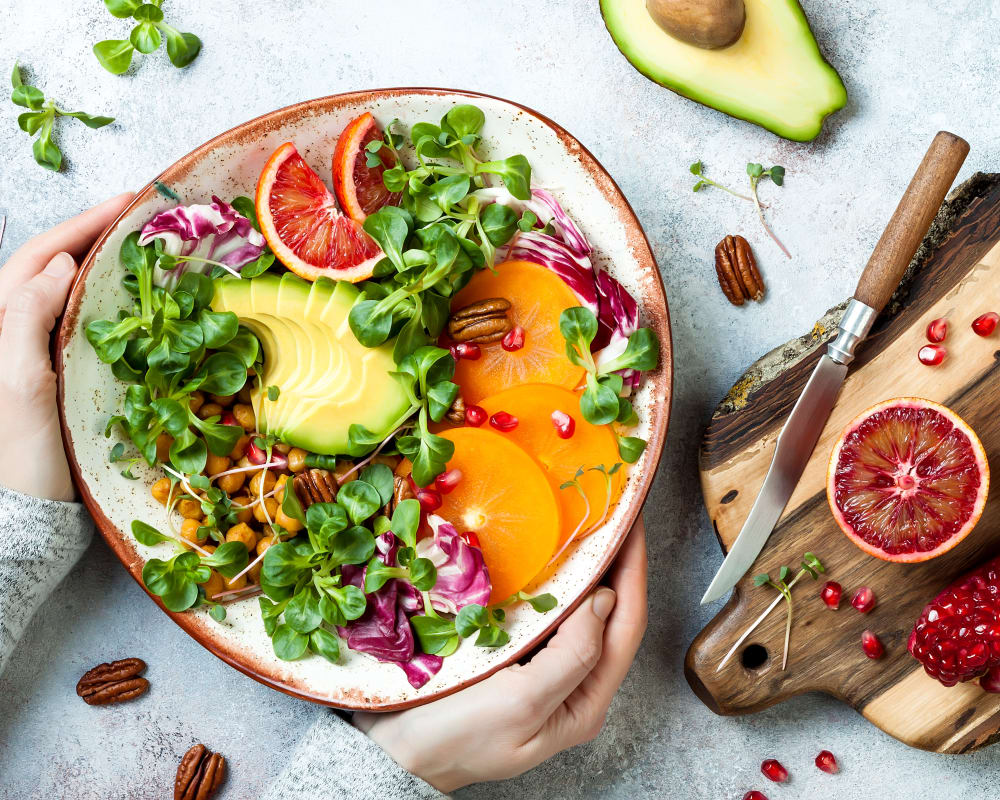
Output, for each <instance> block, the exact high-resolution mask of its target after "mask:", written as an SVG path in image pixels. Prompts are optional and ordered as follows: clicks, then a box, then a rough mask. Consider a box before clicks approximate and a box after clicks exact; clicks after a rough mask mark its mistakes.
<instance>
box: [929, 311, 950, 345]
mask: <svg viewBox="0 0 1000 800" xmlns="http://www.w3.org/2000/svg"><path fill="white" fill-rule="evenodd" d="M947 335H948V320H946V319H945V318H944V317H938V318H937V319H935V320H932V321H931V323H930V325H928V326H927V341H928V342H933V343H934V344H939V343H940V342H943V341H944V340H945V337H946V336H947Z"/></svg>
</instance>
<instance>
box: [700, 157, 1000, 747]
mask: <svg viewBox="0 0 1000 800" xmlns="http://www.w3.org/2000/svg"><path fill="white" fill-rule="evenodd" d="M998 243H1000V175H998V174H991V175H983V174H977V175H976V176H974V177H973V178H972V179H971V180H969V181H968V182H966V183H965V184H963V185H962V186H961V187H959V188H958V189H957V190H956V191H955V192H953V193H952V195H951V197H950V198H949V200H948V201H947V202H946V203H945V205H944V206H943V207H942V210H941V212H940V213H939V214H938V216H937V219H936V220H935V223H934V225H933V227H932V228H931V232H930V233H929V234H928V236H927V238H926V239H925V241H924V244H923V245H922V246H921V249H920V251H919V252H918V254H917V257H916V258H915V259H914V262H913V264H911V266H910V270H909V272H908V275H907V278H905V279H904V282H903V284H902V285H901V287H900V290H899V292H897V294H896V296H895V297H894V299H893V301H892V302H891V303H890V305H889V306H888V308H887V309H886V311H885V312H884V313H883V314H882V315H881V317H880V318H879V320H878V322H877V323H876V325H875V328H874V329H873V331H872V333H871V335H870V336H869V338H868V339H867V340H866V342H865V343H864V344H863V345H862V347H861V348H860V350H859V352H858V358H857V361H856V362H855V364H854V365H853V366H852V368H851V371H850V373H849V375H848V378H847V381H846V383H845V385H844V389H843V392H842V394H841V396H840V399H839V401H838V403H837V406H836V408H835V409H834V411H833V414H832V415H831V417H830V419H829V421H828V423H827V425H826V427H825V428H824V430H823V433H822V436H821V438H820V440H819V444H818V445H817V447H816V450H815V451H814V453H813V456H812V458H811V459H810V461H809V464H808V466H807V467H806V470H805V472H804V473H803V475H802V478H801V480H800V481H799V484H798V486H797V488H796V490H795V493H794V494H793V495H792V498H791V500H790V502H789V504H788V507H787V508H786V509H785V513H784V515H783V516H782V518H781V521H780V522H779V523H778V526H777V528H776V529H775V531H774V533H773V534H772V535H771V538H770V539H769V541H768V543H767V545H766V547H765V548H764V550H763V552H762V553H761V555H760V556H759V557H758V559H757V561H756V563H755V564H754V565H753V567H752V568H751V569H750V571H749V572H748V573H747V575H746V576H745V577H744V578H743V579H742V580H741V581H740V583H739V584H737V586H736V589H735V592H734V593H733V596H732V597H731V598H730V600H729V602H728V603H727V604H726V606H725V607H724V608H723V609H722V611H720V612H719V614H718V615H717V616H716V617H715V619H713V620H712V622H711V623H709V625H708V626H707V627H706V628H705V629H704V630H703V631H702V632H701V633H700V634H699V635H698V637H697V638H696V639H695V641H694V643H693V644H692V645H691V648H690V650H689V651H688V654H687V659H686V663H685V673H686V675H687V679H688V682H689V683H690V684H691V687H692V688H693V689H694V691H695V693H696V694H697V695H698V696H699V697H700V698H701V699H702V700H703V701H704V702H705V704H706V705H708V706H709V708H711V709H712V710H713V711H715V712H716V713H719V714H745V713H750V712H754V711H759V710H761V709H763V708H766V707H768V706H770V705H773V704H775V703H779V702H781V701H782V700H785V699H787V698H789V697H793V696H795V695H797V694H801V693H803V692H809V691H820V692H825V693H827V694H830V695H833V696H834V697H837V698H839V699H841V700H843V701H844V702H846V703H849V704H850V705H851V706H853V707H854V708H856V709H857V710H858V711H860V712H861V713H862V714H864V716H865V717H867V718H868V719H869V720H870V721H871V722H873V723H874V724H876V725H877V726H878V727H880V728H881V729H882V730H884V731H885V732H886V733H889V734H890V735H892V736H894V737H896V738H897V739H899V740H900V741H902V742H905V743H906V744H908V745H911V746H913V747H919V748H923V749H926V750H933V751H937V752H941V753H963V752H968V751H970V750H974V749H976V748H979V747H982V746H984V745H986V744H989V743H991V742H993V741H995V740H996V739H997V738H998V737H1000V733H998V732H1000V695H997V694H987V693H985V692H983V691H982V690H981V689H980V688H979V686H978V684H976V683H974V682H973V683H971V684H962V685H959V686H956V687H953V688H950V689H948V688H945V687H944V686H941V685H940V684H939V683H937V682H936V681H934V680H933V679H931V678H929V677H928V676H927V675H926V674H925V673H924V671H923V668H922V667H921V666H920V665H919V664H918V663H917V661H915V660H914V659H913V658H912V657H911V656H910V654H909V653H908V652H907V650H906V642H907V638H908V637H909V634H910V630H911V629H912V627H913V623H914V622H915V621H916V619H917V617H918V616H919V615H920V612H921V610H922V609H923V607H924V606H925V605H926V604H927V603H928V602H929V601H930V600H931V599H933V597H934V596H935V595H936V594H937V593H938V592H939V591H940V590H941V589H943V588H944V587H945V586H947V585H948V584H949V583H951V581H952V580H953V579H955V578H956V577H958V576H959V575H961V574H962V573H963V572H965V571H966V570H968V569H969V568H971V567H973V566H975V565H977V564H979V563H980V562H982V561H983V560H985V559H986V558H987V557H990V556H993V555H995V554H996V553H998V552H1000V330H998V331H997V332H996V333H995V334H994V335H993V336H991V337H990V338H988V339H983V338H981V337H979V336H976V335H975V334H974V333H973V332H972V330H971V328H970V323H971V322H972V320H973V319H975V318H976V317H977V316H979V314H981V313H983V312H986V311H998V312H1000V244H998ZM859 268H860V265H859ZM842 308H843V307H842V306H841V307H839V308H837V309H833V310H831V311H830V312H829V313H828V314H827V315H826V316H824V317H823V319H821V320H820V321H819V322H817V323H816V326H815V327H814V328H813V330H812V331H811V332H810V333H808V334H806V335H805V336H803V337H801V338H799V339H796V340H794V341H792V342H789V343H788V344H787V345H784V346H782V347H779V348H777V349H776V350H774V351H773V352H771V353H770V354H768V355H766V356H764V358H762V359H761V360H760V361H758V362H757V363H756V364H754V365H753V366H752V367H751V368H750V369H749V370H748V371H747V372H746V374H745V375H744V376H743V377H742V378H741V379H740V380H739V381H738V382H737V383H736V384H735V385H734V386H733V388H732V389H731V390H730V392H729V395H728V396H727V397H726V398H725V400H724V401H723V402H722V404H721V405H720V406H719V408H718V409H717V410H716V412H715V414H714V416H713V418H712V421H711V423H710V424H709V426H708V429H707V431H706V433H705V438H704V442H703V445H702V450H701V456H700V470H701V481H702V489H703V492H704V496H705V503H706V506H707V507H708V513H709V515H710V517H711V519H712V524H713V526H714V527H715V531H716V534H717V535H718V538H719V542H720V544H721V545H722V548H723V550H727V551H728V549H729V547H730V546H731V545H732V543H733V541H734V540H735V538H736V536H737V534H738V533H739V531H740V528H741V527H742V525H743V521H744V520H745V519H746V516H747V514H748V513H749V511H750V507H751V506H752V505H753V502H754V499H755V498H756V496H757V493H758V491H759V489H760V487H761V484H762V483H763V481H764V475H765V474H766V472H767V468H768V466H769V463H770V460H771V455H772V453H773V451H774V445H775V439H776V438H777V435H778V433H779V432H780V430H781V426H782V425H783V424H784V421H785V419H786V417H787V415H788V414H789V412H790V411H791V408H792V406H793V404H794V403H795V400H796V399H797V398H798V396H799V393H800V392H801V390H802V388H803V386H804V385H805V382H806V379H807V378H808V377H809V374H810V373H811V372H812V369H813V367H814V365H815V363H816V361H817V360H818V359H819V357H820V356H821V355H822V353H823V352H825V347H824V345H825V343H826V342H827V341H828V340H829V339H830V338H832V337H833V335H834V334H835V332H836V326H837V322H838V321H839V319H840V313H841V310H842ZM937 317H947V318H948V319H949V322H950V326H949V333H948V339H947V341H946V342H945V345H946V347H947V348H948V358H947V359H946V360H945V362H944V363H943V364H942V365H940V366H938V367H925V366H923V365H921V364H920V363H919V362H918V361H917V351H918V350H919V349H920V347H921V346H922V345H923V344H925V343H926V339H925V330H926V327H927V323H928V322H930V321H931V320H933V319H935V318H937ZM907 395H908V396H916V397H925V398H928V399H931V400H936V401H938V402H941V403H944V404H945V405H947V406H949V407H951V408H952V409H954V410H955V411H956V412H958V413H959V414H960V415H961V416H962V417H963V418H964V419H965V420H966V421H967V422H968V423H969V424H970V425H971V426H972V427H973V429H974V430H975V431H976V432H977V433H978V435H979V436H980V438H981V439H982V441H983V444H984V446H985V448H986V452H987V454H988V456H989V458H990V462H991V465H992V467H993V476H994V488H993V492H992V494H991V497H990V499H989V501H988V503H987V505H986V510H985V512H984V514H983V517H982V519H981V520H980V522H979V525H978V526H977V527H976V529H975V530H974V531H973V532H972V534H970V535H969V537H968V538H967V539H966V540H965V541H963V542H962V543H961V544H960V545H958V546H957V547H956V548H954V549H953V550H951V551H950V552H949V553H947V554H945V555H943V556H941V557H939V558H937V559H934V560H933V561H930V562H927V563H924V564H917V565H904V564H889V563H885V562H882V561H879V560H878V559H875V558H872V557H871V556H868V555H866V554H865V553H863V552H862V551H861V550H859V549H858V548H856V547H855V546H854V545H853V544H851V542H850V541H849V540H848V539H847V537H846V536H844V534H843V533H842V532H841V531H840V529H839V528H838V527H837V524H836V523H835V522H834V520H833V517H832V515H831V513H830V509H829V506H828V505H827V499H826V489H825V483H826V471H827V462H828V460H829V456H830V452H831V450H832V448H833V444H834V441H835V440H836V439H837V438H838V437H839V435H840V433H841V431H842V430H843V428H844V426H845V425H846V424H847V423H848V422H850V420H851V419H853V418H854V417H855V416H856V415H858V414H859V413H861V412H862V411H864V410H865V409H866V408H868V407H869V406H872V405H874V404H875V403H877V402H879V401H881V400H885V399H888V398H892V397H899V396H907ZM806 551H811V552H813V553H815V554H816V555H817V556H818V557H819V558H820V559H821V560H822V562H823V564H824V565H825V566H826V568H827V575H826V576H822V577H821V579H820V581H816V582H813V581H812V580H809V579H808V578H804V579H803V580H802V581H800V582H799V584H798V585H797V586H796V587H795V588H794V589H793V590H792V592H793V597H794V600H795V614H794V620H793V628H792V639H791V646H790V650H789V659H788V666H787V668H786V669H784V670H782V669H781V657H782V651H783V640H784V627H785V606H784V604H782V605H780V606H779V607H778V608H776V609H775V610H774V611H773V612H772V613H771V615H770V616H769V617H768V618H767V620H766V621H765V622H764V623H763V624H762V625H760V627H758V628H757V629H756V630H755V631H754V633H753V634H752V635H751V636H750V637H749V638H748V639H747V640H746V641H745V642H744V643H743V644H742V645H741V647H740V648H739V649H738V650H737V652H736V653H735V654H734V656H733V657H732V658H731V659H730V661H729V662H728V663H727V664H726V665H725V666H724V667H723V668H722V669H721V670H718V669H717V668H718V666H719V664H720V662H721V661H722V659H723V657H724V656H725V654H726V652H727V651H728V650H729V649H730V648H731V647H732V646H733V644H734V643H735V642H736V641H737V639H738V638H739V637H740V635H741V634H742V633H743V632H744V631H745V630H746V629H747V628H748V627H749V626H750V625H751V623H752V622H753V621H754V620H756V619H757V617H758V616H759V615H760V614H761V613H762V612H763V611H764V609H765V608H766V607H767V606H768V605H769V604H770V603H771V601H772V600H773V599H774V597H775V591H774V590H773V589H771V588H770V587H761V588H755V587H754V586H753V576H754V575H756V574H758V573H761V572H769V573H771V575H772V576H773V575H775V574H776V573H777V571H778V569H779V568H780V566H781V565H783V564H787V565H788V566H789V567H793V568H794V567H797V566H798V564H799V562H800V561H801V560H802V557H803V554H804V553H805V552H806ZM827 579H829V580H835V581H837V582H838V583H840V584H842V586H843V587H844V598H843V600H842V602H841V606H840V610H838V611H832V610H830V609H828V608H827V607H826V606H825V605H824V603H823V602H822V600H821V599H820V596H819V590H820V587H821V585H822V582H823V581H825V580H827ZM860 586H869V587H870V588H871V589H872V590H873V591H874V592H875V595H876V597H877V598H878V604H877V606H876V607H875V609H874V610H873V611H872V612H870V613H869V614H860V613H858V612H857V611H855V610H854V609H853V608H852V607H851V605H850V598H851V596H852V595H853V592H854V590H855V589H857V588H858V587H860ZM866 628H870V629H871V630H873V631H875V632H876V633H877V634H878V635H879V637H880V638H881V639H882V642H883V643H884V644H885V648H886V654H885V656H884V657H883V658H882V659H880V660H878V661H871V660H869V659H868V658H866V657H865V655H864V653H863V652H862V650H861V644H860V641H861V633H862V631H863V630H865V629H866Z"/></svg>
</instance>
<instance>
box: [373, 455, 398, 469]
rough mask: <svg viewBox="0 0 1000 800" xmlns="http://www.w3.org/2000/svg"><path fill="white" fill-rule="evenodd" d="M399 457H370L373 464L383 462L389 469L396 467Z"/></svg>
mask: <svg viewBox="0 0 1000 800" xmlns="http://www.w3.org/2000/svg"><path fill="white" fill-rule="evenodd" d="M399 462H400V457H399V456H383V455H377V456H375V458H373V459H372V463H373V464H385V465H386V466H387V467H388V468H389V469H393V470H394V469H396V467H398V466H399Z"/></svg>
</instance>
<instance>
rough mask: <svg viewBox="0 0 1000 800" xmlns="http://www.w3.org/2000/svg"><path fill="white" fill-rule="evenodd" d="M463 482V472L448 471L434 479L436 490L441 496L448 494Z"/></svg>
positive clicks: (458, 470)
mask: <svg viewBox="0 0 1000 800" xmlns="http://www.w3.org/2000/svg"><path fill="white" fill-rule="evenodd" d="M460 480H462V470H460V469H448V470H445V471H444V472H442V473H441V474H440V475H438V476H437V477H436V478H435V479H434V488H435V489H437V490H438V491H439V492H440V493H441V494H448V492H450V491H451V490H452V489H454V488H455V487H456V486H458V482H459V481H460Z"/></svg>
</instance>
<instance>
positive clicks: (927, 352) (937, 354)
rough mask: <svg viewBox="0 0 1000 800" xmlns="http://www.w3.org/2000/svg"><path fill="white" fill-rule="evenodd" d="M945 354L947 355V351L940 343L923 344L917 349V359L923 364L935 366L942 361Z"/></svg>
mask: <svg viewBox="0 0 1000 800" xmlns="http://www.w3.org/2000/svg"><path fill="white" fill-rule="evenodd" d="M946 355H948V351H947V350H945V349H944V348H943V347H942V346H941V345H939V344H925V345H924V346H923V347H921V348H920V350H919V351H917V360H918V361H919V362H920V363H921V364H923V365H925V366H928V367H936V366H937V365H938V364H940V363H941V362H942V361H944V357H945V356H946Z"/></svg>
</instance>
